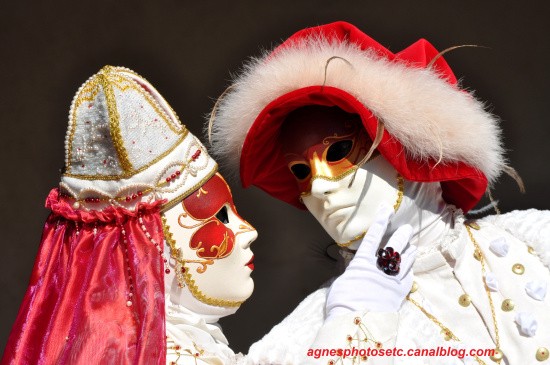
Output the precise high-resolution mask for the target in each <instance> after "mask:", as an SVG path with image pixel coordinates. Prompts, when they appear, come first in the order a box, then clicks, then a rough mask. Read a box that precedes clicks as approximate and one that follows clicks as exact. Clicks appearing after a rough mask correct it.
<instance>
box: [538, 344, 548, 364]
mask: <svg viewBox="0 0 550 365" xmlns="http://www.w3.org/2000/svg"><path fill="white" fill-rule="evenodd" d="M536 358H537V360H538V361H544V360H548V349H547V348H546V347H539V349H538V350H537V355H536Z"/></svg>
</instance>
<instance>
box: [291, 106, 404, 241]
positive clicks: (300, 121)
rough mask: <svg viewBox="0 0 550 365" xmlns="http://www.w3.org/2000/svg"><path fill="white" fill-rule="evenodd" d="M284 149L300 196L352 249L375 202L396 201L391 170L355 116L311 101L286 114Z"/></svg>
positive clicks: (332, 233)
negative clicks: (371, 151)
mask: <svg viewBox="0 0 550 365" xmlns="http://www.w3.org/2000/svg"><path fill="white" fill-rule="evenodd" d="M281 138H282V141H283V142H282V143H283V152H284V154H285V157H286V159H287V161H288V168H289V169H290V171H291V172H292V174H293V175H294V176H295V178H296V182H297V184H298V186H299V189H300V192H301V200H302V202H303V203H304V205H305V206H306V207H307V209H308V210H309V211H310V212H311V213H312V214H313V216H314V217H315V218H316V219H317V220H318V221H319V223H320V224H321V225H322V226H323V228H324V229H325V230H326V231H327V233H328V234H329V235H330V236H331V237H332V239H334V240H335V241H336V243H338V244H339V245H340V246H345V247H350V248H351V249H356V248H357V247H358V245H359V243H360V239H361V238H362V237H363V236H364V235H365V233H366V231H367V230H368V228H369V227H370V224H371V222H372V221H373V219H374V215H375V214H376V211H377V209H378V206H379V205H380V203H382V202H385V203H387V204H390V205H394V207H395V209H397V207H398V204H397V200H398V199H399V200H400V198H399V197H400V196H401V195H400V193H399V189H398V175H397V172H396V170H395V169H394V168H393V167H392V166H391V165H390V164H389V163H388V162H387V161H386V160H385V159H384V158H383V157H381V156H380V155H379V154H378V153H377V152H376V151H375V153H373V155H372V157H371V158H370V160H369V161H367V162H366V163H365V164H364V165H363V166H358V165H357V164H358V163H360V162H361V161H362V160H363V158H364V157H365V156H366V155H367V153H368V151H369V149H370V147H371V145H372V140H371V139H370V137H369V136H368V134H367V133H366V131H365V129H364V128H363V125H362V123H361V120H360V118H359V116H358V115H356V114H350V113H346V112H344V111H343V110H341V109H339V108H337V107H325V106H310V107H304V108H300V109H297V110H296V111H294V112H292V113H291V114H289V116H288V117H287V119H286V121H285V124H284V125H283V129H282V134H281Z"/></svg>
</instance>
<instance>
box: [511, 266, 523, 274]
mask: <svg viewBox="0 0 550 365" xmlns="http://www.w3.org/2000/svg"><path fill="white" fill-rule="evenodd" d="M512 271H513V272H514V274H518V275H523V273H524V272H525V266H523V265H522V264H514V266H512Z"/></svg>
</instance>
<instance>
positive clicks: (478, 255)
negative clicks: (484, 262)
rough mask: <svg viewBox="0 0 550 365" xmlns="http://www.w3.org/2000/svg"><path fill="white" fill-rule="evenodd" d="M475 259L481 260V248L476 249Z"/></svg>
mask: <svg viewBox="0 0 550 365" xmlns="http://www.w3.org/2000/svg"><path fill="white" fill-rule="evenodd" d="M474 259H476V260H477V261H481V252H479V250H475V251H474Z"/></svg>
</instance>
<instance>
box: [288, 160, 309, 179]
mask: <svg viewBox="0 0 550 365" xmlns="http://www.w3.org/2000/svg"><path fill="white" fill-rule="evenodd" d="M290 171H292V173H293V174H294V176H296V178H297V179H298V180H303V179H305V178H306V177H308V176H309V173H310V172H311V169H310V168H309V166H308V165H306V164H305V163H296V164H294V165H292V166H290Z"/></svg>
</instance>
